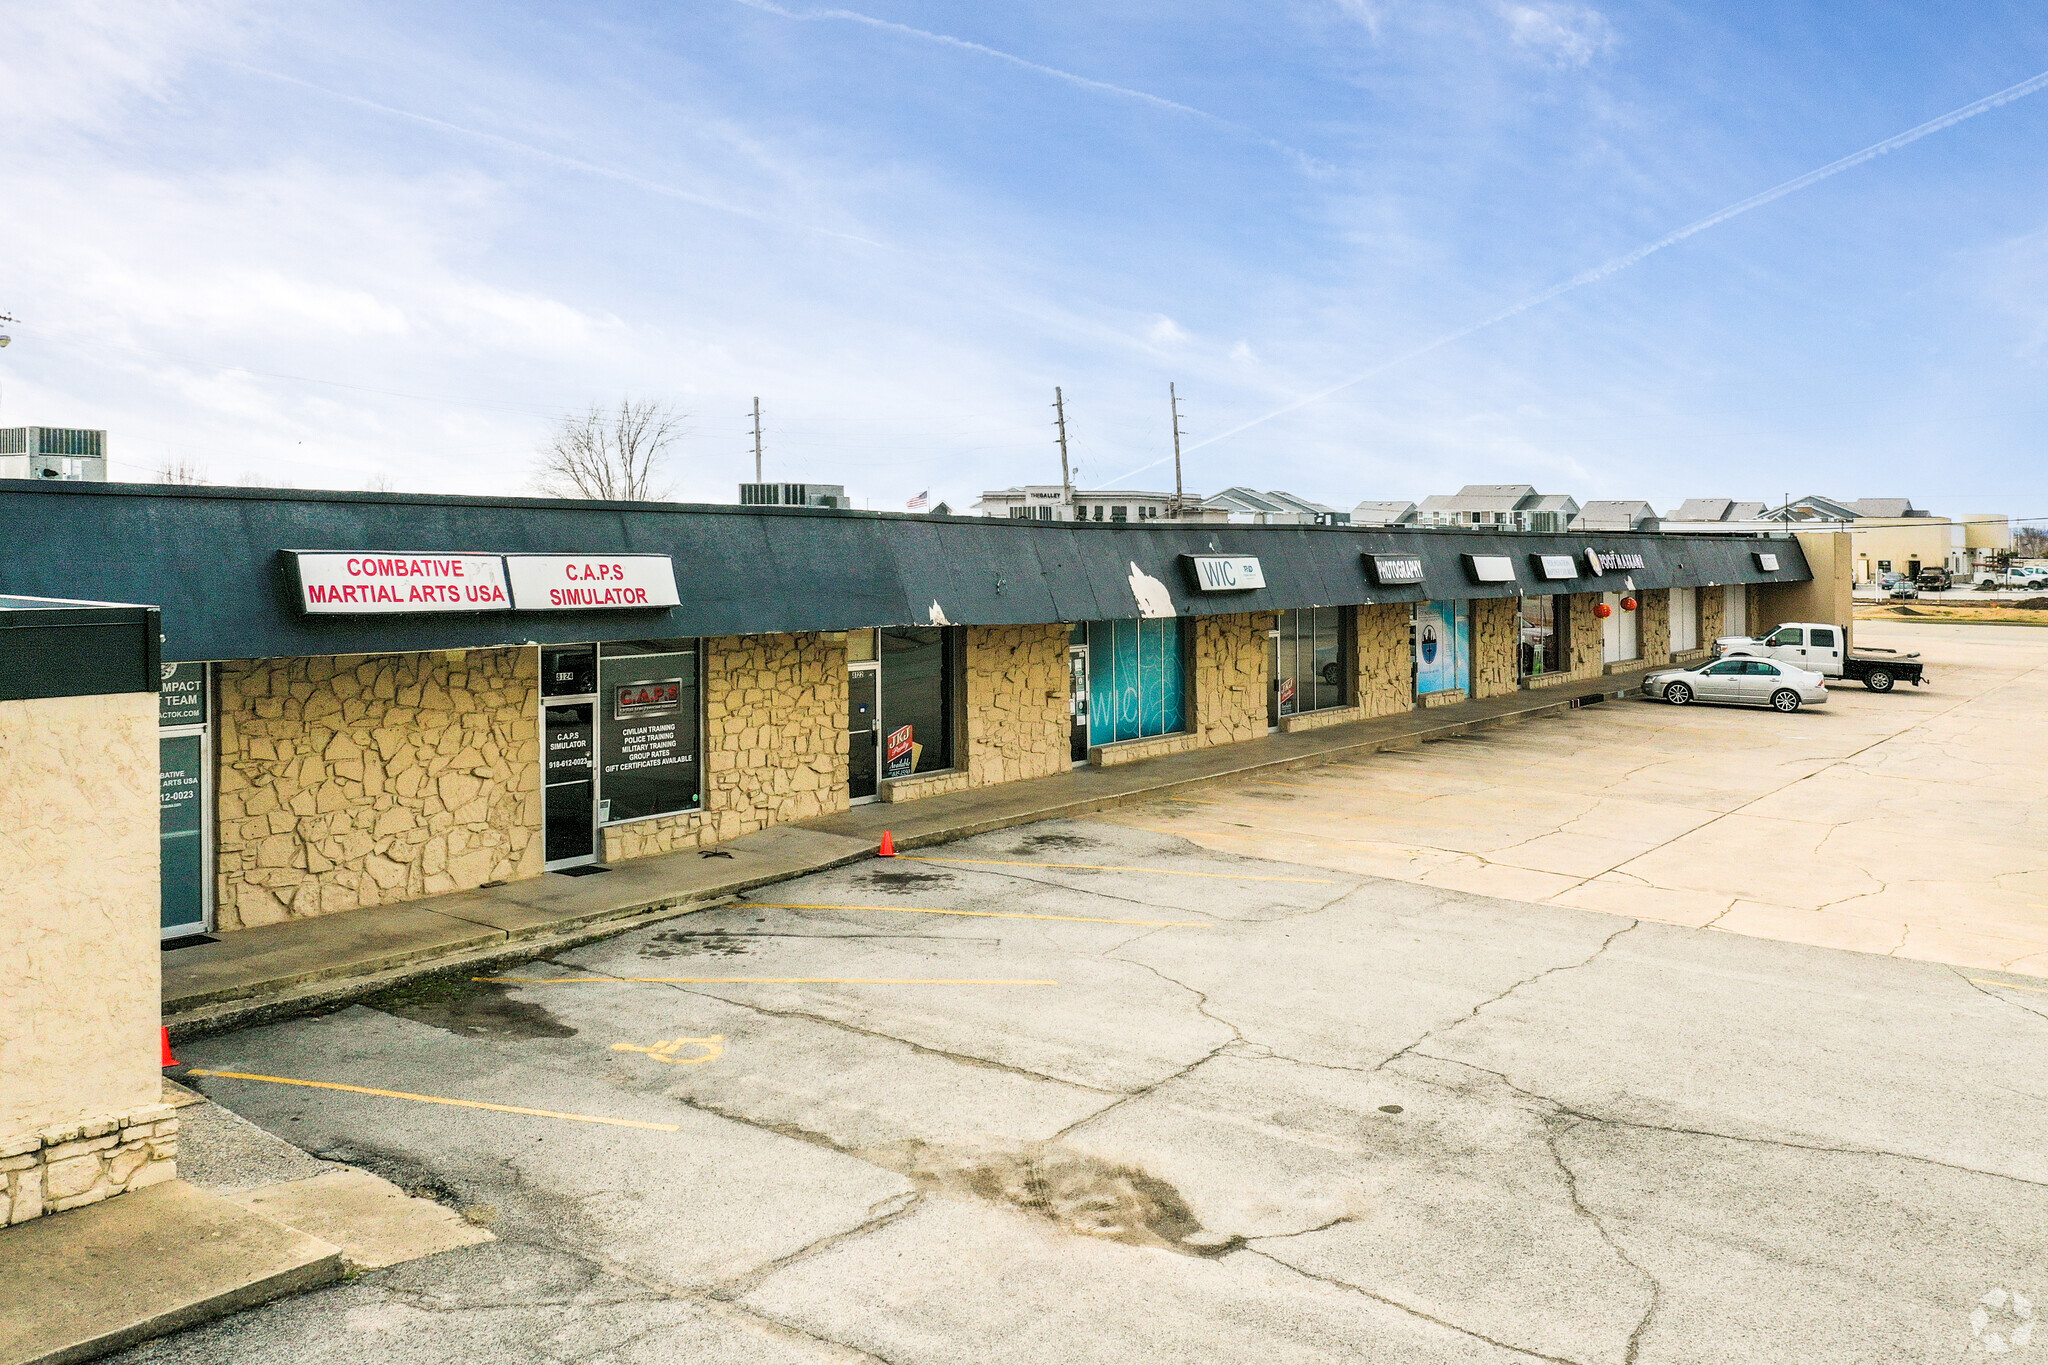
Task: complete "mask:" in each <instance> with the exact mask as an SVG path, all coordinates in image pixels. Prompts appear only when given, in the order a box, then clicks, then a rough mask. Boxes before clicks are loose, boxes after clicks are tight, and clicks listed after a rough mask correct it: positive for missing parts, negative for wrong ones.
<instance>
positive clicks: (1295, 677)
mask: <svg viewBox="0 0 2048 1365" xmlns="http://www.w3.org/2000/svg"><path fill="white" fill-rule="evenodd" d="M1356 617H1357V613H1356V612H1355V611H1347V610H1346V609H1344V608H1342V607H1301V608H1297V609H1294V610H1290V611H1283V612H1281V613H1280V615H1279V621H1278V623H1277V624H1276V625H1275V626H1274V628H1273V632H1272V641H1273V649H1272V654H1271V656H1270V660H1269V663H1268V666H1267V675H1268V678H1269V686H1268V689H1267V699H1266V716H1267V724H1268V725H1269V726H1271V727H1272V728H1273V729H1276V730H1277V729H1278V728H1280V718H1281V717H1282V716H1295V715H1303V714H1306V713H1308V712H1310V711H1328V710H1333V709H1335V708H1337V707H1341V706H1349V705H1350V704H1351V699H1352V696H1353V694H1354V693H1355V691H1356V686H1355V683H1354V681H1353V679H1352V677H1351V669H1350V668H1349V667H1348V666H1347V661H1348V660H1349V659H1350V658H1351V656H1352V642H1351V632H1352V628H1353V623H1354V622H1355V620H1356Z"/></svg>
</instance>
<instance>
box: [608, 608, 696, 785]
mask: <svg viewBox="0 0 2048 1365" xmlns="http://www.w3.org/2000/svg"><path fill="white" fill-rule="evenodd" d="M697 696H698V679H697V642H696V641H694V640H621V641H616V642H612V643H608V644H605V645H603V646H601V647H600V649H599V651H598V661H597V717H598V720H597V734H598V820H599V821H600V822H601V823H616V822H617V821H620V820H641V819H645V818H646V817H648V816H650V815H673V814H677V813H679V812H683V811H693V810H696V809H697V808H698V806H699V803H700V801H701V795H702V793H701V781H700V776H701V767H702V765H701V763H700V759H699V754H698V748H697V716H698V705H697Z"/></svg>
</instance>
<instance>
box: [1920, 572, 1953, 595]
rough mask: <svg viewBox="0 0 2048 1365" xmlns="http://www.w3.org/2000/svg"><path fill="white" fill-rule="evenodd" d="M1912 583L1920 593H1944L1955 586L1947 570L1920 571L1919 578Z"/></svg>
mask: <svg viewBox="0 0 2048 1365" xmlns="http://www.w3.org/2000/svg"><path fill="white" fill-rule="evenodd" d="M1914 581H1915V584H1916V585H1917V586H1918V587H1919V589H1920V591H1922V592H1946V591H1948V590H1949V589H1950V588H1953V587H1954V586H1955V585H1956V581H1955V580H1954V579H1953V578H1950V577H1949V575H1948V570H1947V569H1922V570H1921V571H1920V577H1919V578H1918V579H1916V580H1914Z"/></svg>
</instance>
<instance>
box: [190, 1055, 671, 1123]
mask: <svg viewBox="0 0 2048 1365" xmlns="http://www.w3.org/2000/svg"><path fill="white" fill-rule="evenodd" d="M185 1074H186V1075H188V1076H219V1077H221V1078H222V1079H224V1080H230V1081H267V1082H269V1083H270V1084H272V1085H303V1086H306V1087H307V1088H308V1089H312V1090H346V1091H348V1092H349V1093H351V1094H355V1095H377V1096H380V1097H382V1098H384V1099H387V1100H417V1101H419V1102H420V1103H421V1104H452V1105H455V1106H457V1107H459V1108H462V1109H489V1110H491V1111H492V1112H493V1113H498V1114H526V1115H529V1116H531V1117H533V1118H537V1119H568V1120H569V1121H571V1122H573V1123H603V1124H608V1125H609V1126H611V1127H613V1128H652V1129H653V1130H654V1131H656V1132H657V1133H677V1132H681V1131H682V1129H681V1127H680V1126H679V1125H677V1124H673V1123H642V1122H641V1121H640V1120H639V1119H608V1118H603V1117H601V1116H599V1115H597V1114H563V1113H559V1112H557V1111H556V1110H553V1109H527V1108H524V1107H522V1106H520V1105H516V1104H486V1103H484V1102H483V1101H482V1100H451V1099H448V1098H447V1097H446V1096H443V1095H409V1094H407V1093H406V1092H405V1091H403V1090H377V1089H373V1088H372V1087H370V1086H367V1085H343V1084H342V1083H341V1082H339V1081H301V1080H296V1079H294V1078H293V1077H290V1076H256V1075H251V1074H250V1073H248V1072H246V1071H201V1070H199V1069H198V1068H197V1067H194V1068H193V1069H192V1070H190V1071H187V1072H186V1073H185Z"/></svg>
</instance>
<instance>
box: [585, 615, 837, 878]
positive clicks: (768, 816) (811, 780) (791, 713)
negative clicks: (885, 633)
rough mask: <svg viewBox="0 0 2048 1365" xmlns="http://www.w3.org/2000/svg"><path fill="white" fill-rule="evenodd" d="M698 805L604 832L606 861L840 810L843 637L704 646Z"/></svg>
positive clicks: (733, 640) (762, 638) (740, 638)
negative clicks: (701, 797) (700, 806)
mask: <svg viewBox="0 0 2048 1365" xmlns="http://www.w3.org/2000/svg"><path fill="white" fill-rule="evenodd" d="M701 677H702V680H703V695H704V770H703V771H704V805H703V809H702V810H701V811H691V812H689V813H687V814H682V815H659V816H655V817H653V818H652V819H647V820H635V821H633V822H631V823H630V824H621V825H608V826H606V827H605V829H604V831H603V835H604V843H603V850H602V852H603V856H604V860H605V861H606V862H614V861H618V860H621V859H626V858H644V857H647V856H649V855H650V854H655V853H670V852H674V851H675V850H677V849H682V848H696V847H699V846H700V845H704V844H714V843H718V842H720V841H722V840H725V839H736V838H738V837H739V836H740V835H742V834H751V833H752V832H753V831H755V830H757V829H766V828H767V827H768V826H770V825H782V824H788V823H790V822H791V821H795V820H808V819H810V818H812V817H813V816H818V815H829V814H831V813H832V812H833V811H837V810H844V809H846V781H847V771H846V636H845V635H844V634H841V633H826V632H819V631H811V632H806V633H803V634H797V635H732V636H721V637H717V638H714V639H708V640H706V641H704V650H703V667H702V669H701Z"/></svg>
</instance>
